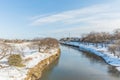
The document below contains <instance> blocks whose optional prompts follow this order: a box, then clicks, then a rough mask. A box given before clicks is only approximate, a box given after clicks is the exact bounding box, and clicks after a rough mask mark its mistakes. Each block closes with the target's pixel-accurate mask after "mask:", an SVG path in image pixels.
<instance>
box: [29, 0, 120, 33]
mask: <svg viewBox="0 0 120 80" xmlns="http://www.w3.org/2000/svg"><path fill="white" fill-rule="evenodd" d="M118 3H120V1H119V0H114V2H109V3H106V4H99V5H93V6H89V7H86V8H82V9H77V10H70V11H65V12H61V13H58V14H52V15H48V16H44V17H41V18H39V17H38V18H36V19H34V20H33V21H32V24H31V25H33V26H40V25H44V24H48V25H49V24H56V23H59V22H63V23H64V25H68V26H70V25H71V24H78V25H77V26H79V25H80V24H81V23H84V24H85V25H83V27H85V28H82V26H81V27H77V28H76V29H73V30H77V29H78V28H79V29H89V30H95V29H96V30H97V29H99V30H101V31H102V30H104V31H105V30H109V31H110V30H112V29H114V28H118V27H119V26H120V15H119V14H120V11H119V7H120V6H119V4H118ZM68 30H70V31H71V28H70V29H68ZM59 31H64V30H62V29H61V30H59ZM87 31H88V30H87Z"/></svg>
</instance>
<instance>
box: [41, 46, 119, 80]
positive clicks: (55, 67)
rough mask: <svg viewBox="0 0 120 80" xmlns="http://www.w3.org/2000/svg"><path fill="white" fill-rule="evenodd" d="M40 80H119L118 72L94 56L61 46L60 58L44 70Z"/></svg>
mask: <svg viewBox="0 0 120 80" xmlns="http://www.w3.org/2000/svg"><path fill="white" fill-rule="evenodd" d="M40 80H120V72H118V71H117V70H116V69H115V68H114V67H112V66H110V65H107V64H106V63H105V62H104V61H103V60H102V59H101V58H100V57H98V56H96V55H94V54H90V53H86V52H81V51H79V50H77V49H75V48H71V47H67V46H61V56H60V58H59V59H58V60H57V61H55V62H53V64H51V65H50V66H49V67H47V68H46V69H45V70H44V72H43V75H42V78H41V79H40Z"/></svg>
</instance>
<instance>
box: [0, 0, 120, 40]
mask: <svg viewBox="0 0 120 80" xmlns="http://www.w3.org/2000/svg"><path fill="white" fill-rule="evenodd" d="M119 4H120V0H0V38H22V39H24V38H34V37H55V38H61V37H67V36H71V37H72V36H75V37H76V36H81V35H82V34H84V33H89V32H91V31H100V32H101V31H107V32H111V31H113V30H114V29H117V28H120V5H119Z"/></svg>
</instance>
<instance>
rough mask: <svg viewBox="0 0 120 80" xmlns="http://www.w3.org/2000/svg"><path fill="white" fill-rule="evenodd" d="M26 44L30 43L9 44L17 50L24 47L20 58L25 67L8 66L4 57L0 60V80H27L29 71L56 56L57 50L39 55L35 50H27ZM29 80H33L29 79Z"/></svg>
mask: <svg viewBox="0 0 120 80" xmlns="http://www.w3.org/2000/svg"><path fill="white" fill-rule="evenodd" d="M28 44H30V43H21V44H11V45H14V46H15V47H17V48H20V47H24V48H23V52H24V53H25V54H24V56H23V57H22V59H23V63H24V65H25V66H24V67H15V66H10V65H9V64H8V59H7V58H8V57H7V56H6V57H5V58H3V59H2V60H0V80H27V79H26V77H28V73H29V72H30V69H32V68H34V67H35V66H36V65H38V64H39V63H40V62H42V61H43V60H45V59H47V58H49V57H51V56H54V55H55V56H56V54H58V50H59V49H58V48H55V49H52V50H50V51H49V52H46V53H40V52H38V51H37V50H31V49H29V48H28V47H27V45H28ZM16 53H17V51H16ZM48 64H50V62H49V61H48V62H47V65H48ZM1 66H3V67H1ZM29 80H33V79H29Z"/></svg>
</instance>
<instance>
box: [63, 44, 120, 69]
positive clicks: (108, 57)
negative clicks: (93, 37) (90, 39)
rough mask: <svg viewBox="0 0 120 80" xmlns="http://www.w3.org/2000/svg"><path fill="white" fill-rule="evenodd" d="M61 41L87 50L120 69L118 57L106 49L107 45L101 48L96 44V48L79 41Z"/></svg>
mask: <svg viewBox="0 0 120 80" xmlns="http://www.w3.org/2000/svg"><path fill="white" fill-rule="evenodd" d="M62 43H64V44H67V45H70V46H75V47H78V48H79V49H80V50H82V51H87V52H90V53H92V54H96V55H97V56H100V57H102V58H103V59H104V60H105V62H106V63H108V64H110V65H112V66H116V69H117V70H119V71H120V58H118V57H117V56H114V55H113V54H111V53H110V52H109V51H108V49H107V47H106V48H105V47H103V48H102V47H100V46H98V47H97V48H96V47H95V46H93V45H84V44H81V43H79V42H62Z"/></svg>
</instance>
